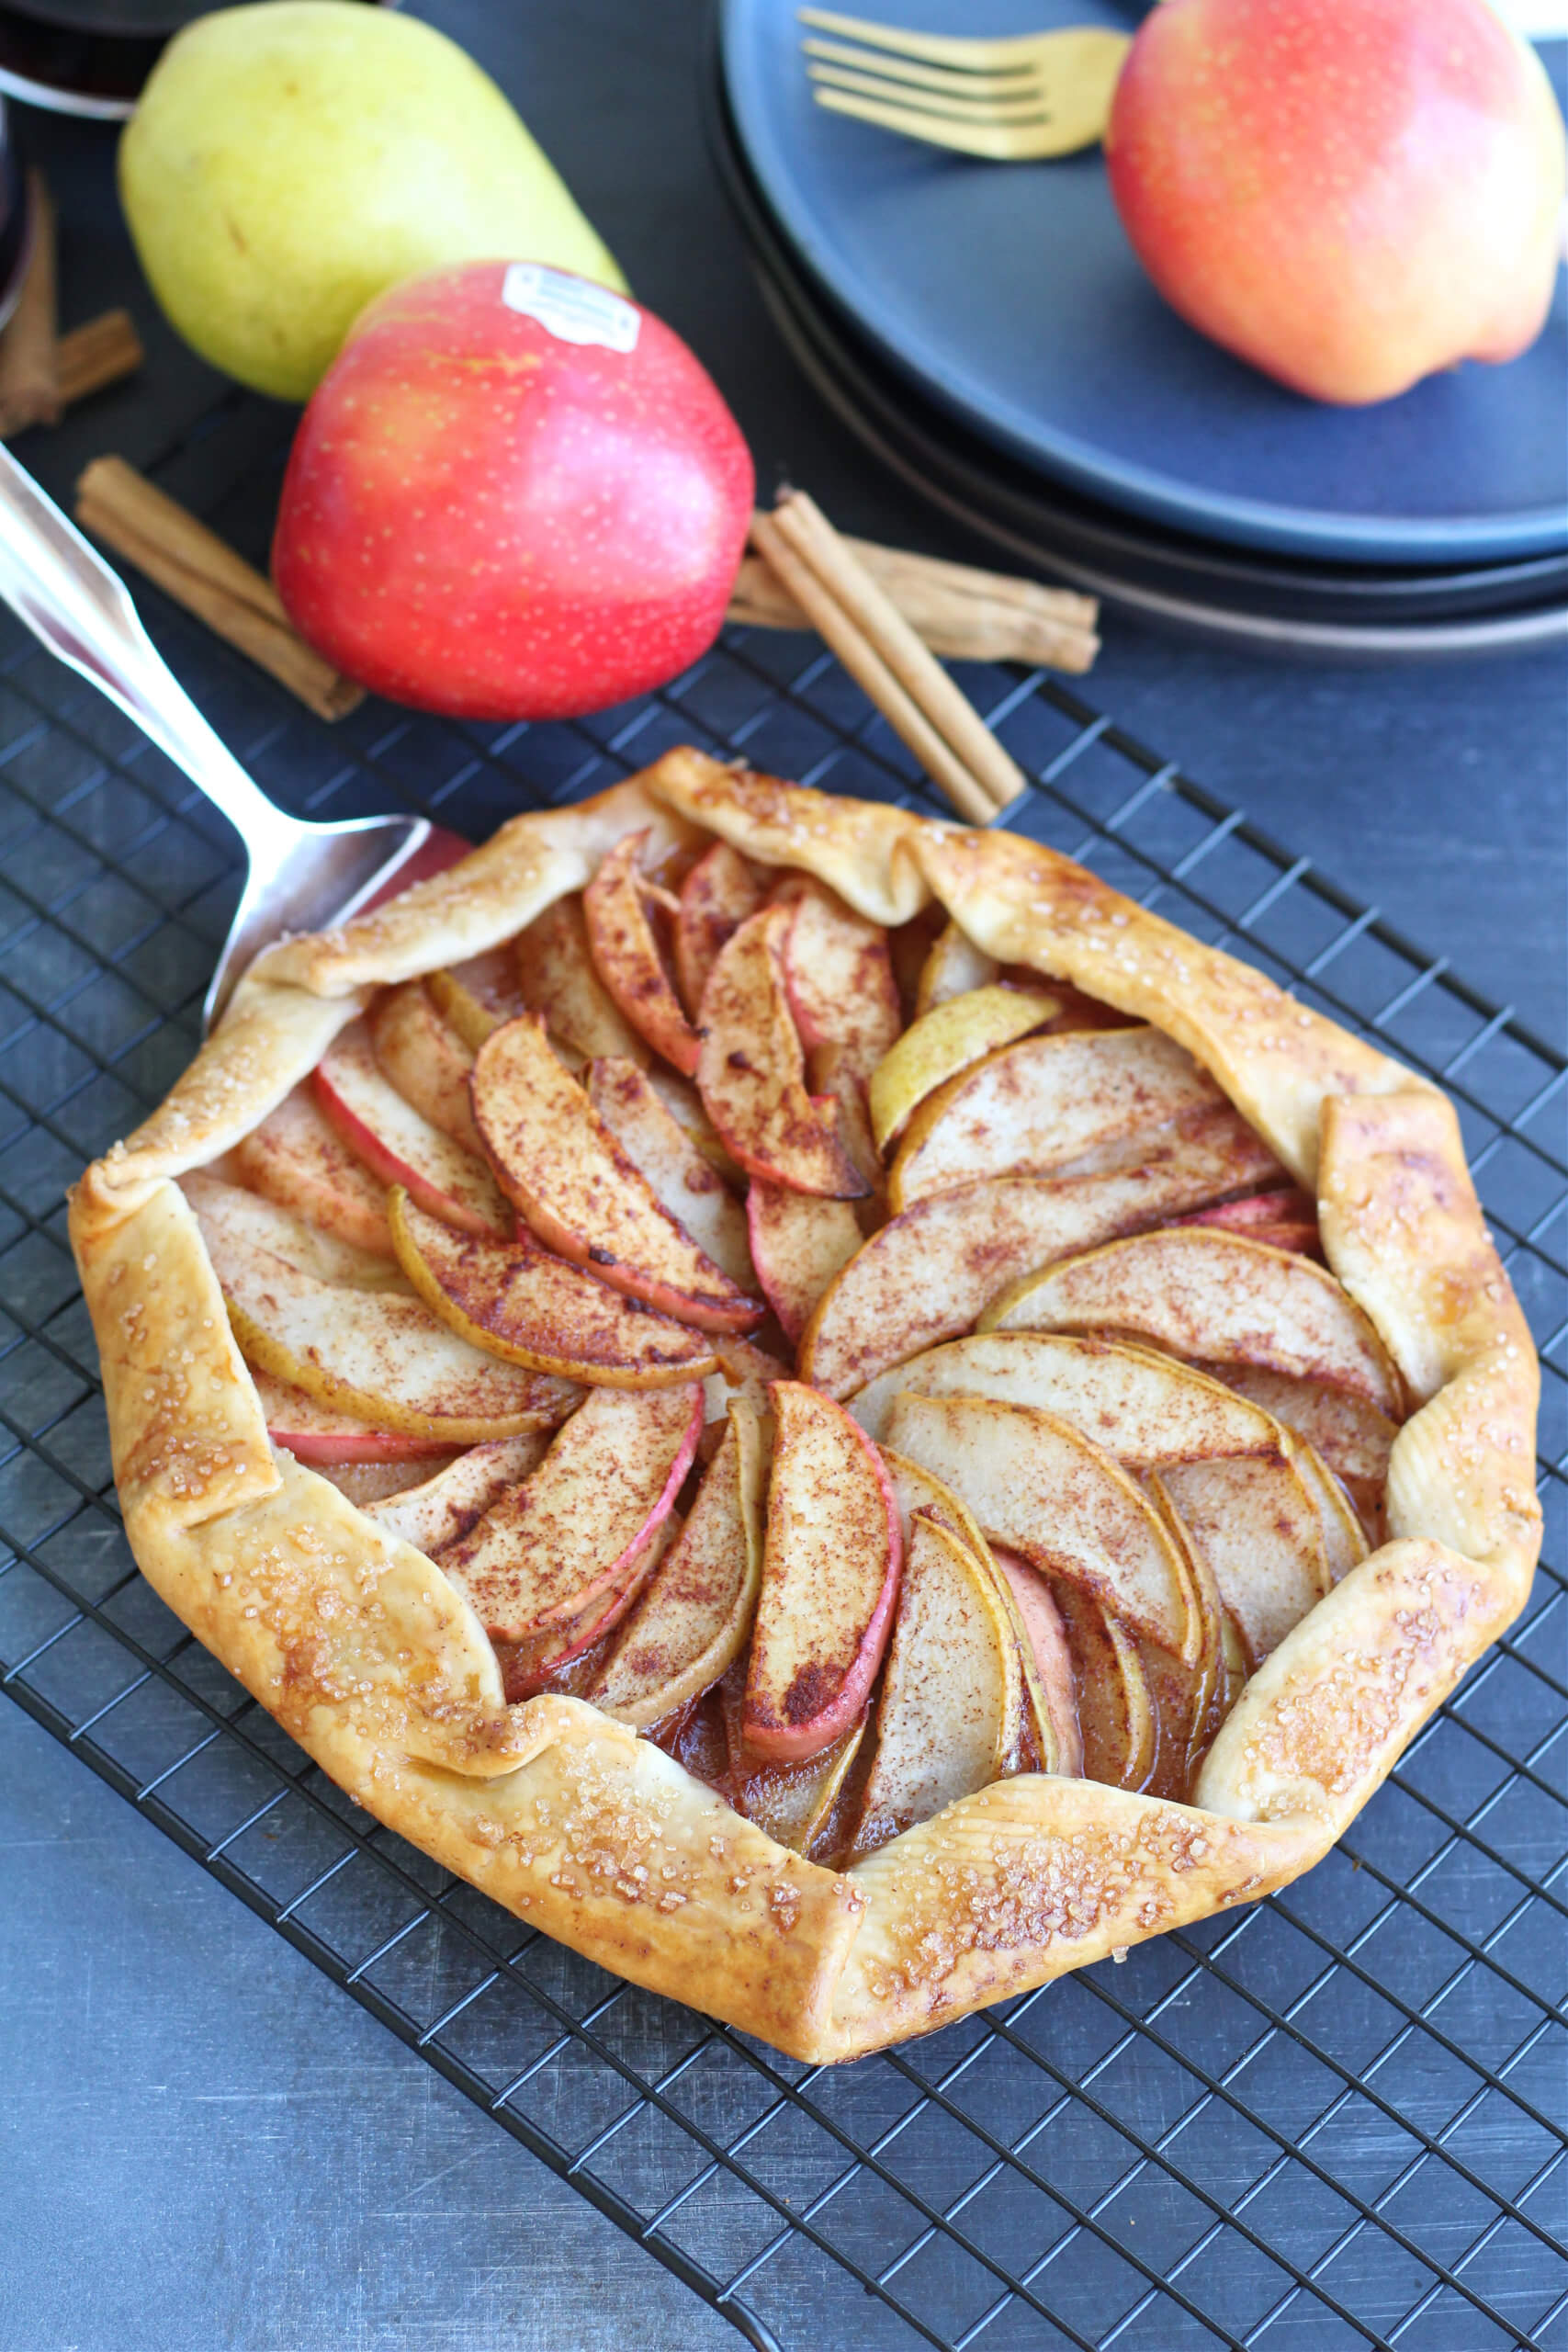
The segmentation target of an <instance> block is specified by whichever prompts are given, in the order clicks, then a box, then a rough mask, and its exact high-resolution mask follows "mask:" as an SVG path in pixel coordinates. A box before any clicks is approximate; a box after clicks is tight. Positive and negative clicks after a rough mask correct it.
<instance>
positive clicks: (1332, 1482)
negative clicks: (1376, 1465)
mask: <svg viewBox="0 0 1568 2352" xmlns="http://www.w3.org/2000/svg"><path fill="white" fill-rule="evenodd" d="M1290 1456H1291V1461H1292V1464H1294V1467H1295V1472H1296V1476H1297V1477H1298V1478H1299V1479H1300V1480H1301V1482H1302V1484H1303V1487H1305V1488H1306V1490H1307V1493H1308V1495H1309V1496H1310V1497H1311V1498H1312V1503H1313V1508H1314V1510H1315V1511H1316V1512H1317V1521H1318V1527H1319V1530H1320V1532H1321V1533H1322V1536H1323V1553H1324V1558H1325V1561H1326V1563H1327V1566H1328V1581H1329V1583H1330V1584H1331V1585H1332V1584H1337V1583H1338V1582H1339V1579H1340V1577H1348V1575H1349V1573H1350V1571H1351V1569H1352V1568H1358V1567H1359V1566H1360V1565H1361V1562H1362V1561H1363V1560H1364V1559H1365V1558H1366V1556H1367V1551H1368V1544H1367V1539H1366V1536H1365V1534H1364V1533H1363V1532H1362V1529H1361V1522H1360V1521H1359V1519H1358V1518H1357V1516H1356V1513H1355V1511H1354V1510H1353V1508H1352V1507H1351V1503H1350V1498H1349V1497H1348V1495H1347V1494H1346V1492H1345V1490H1344V1488H1343V1487H1341V1486H1340V1484H1339V1481H1338V1479H1337V1477H1336V1476H1334V1473H1333V1471H1332V1470H1330V1468H1329V1467H1328V1464H1326V1463H1325V1461H1324V1459H1323V1457H1322V1455H1321V1454H1320V1453H1318V1452H1317V1451H1316V1449H1315V1447H1314V1446H1310V1445H1309V1444H1308V1443H1307V1442H1306V1440H1305V1439H1304V1438H1298V1437H1295V1436H1294V1435H1292V1437H1291V1446H1290Z"/></svg>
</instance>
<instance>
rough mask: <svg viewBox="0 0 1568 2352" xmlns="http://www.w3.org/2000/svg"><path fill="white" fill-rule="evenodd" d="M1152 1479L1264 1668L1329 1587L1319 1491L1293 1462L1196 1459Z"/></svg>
mask: <svg viewBox="0 0 1568 2352" xmlns="http://www.w3.org/2000/svg"><path fill="white" fill-rule="evenodd" d="M1150 1483H1151V1485H1155V1486H1156V1487H1157V1490H1158V1492H1159V1493H1160V1494H1161V1495H1162V1496H1163V1497H1164V1498H1166V1500H1167V1501H1168V1505H1169V1507H1170V1509H1171V1510H1173V1511H1174V1513H1175V1514H1176V1516H1177V1517H1178V1518H1179V1521H1180V1522H1181V1525H1182V1528H1183V1529H1184V1530H1185V1532H1186V1535H1187V1539H1188V1541H1189V1543H1190V1545H1191V1547H1192V1549H1193V1551H1194V1552H1196V1553H1197V1554H1198V1555H1200V1556H1201V1558H1202V1560H1203V1561H1204V1562H1205V1563H1206V1565H1207V1566H1208V1569H1209V1572H1210V1574H1211V1575H1212V1576H1213V1581H1214V1584H1215V1586H1216V1588H1217V1589H1218V1592H1219V1597H1220V1600H1221V1601H1222V1602H1223V1604H1224V1607H1225V1609H1226V1610H1227V1611H1229V1613H1230V1615H1231V1617H1232V1619H1233V1620H1234V1621H1235V1626H1236V1630H1237V1632H1238V1633H1239V1634H1240V1635H1241V1638H1242V1642H1243V1644H1244V1645H1245V1647H1246V1650H1247V1658H1248V1662H1249V1664H1250V1666H1251V1668H1252V1670H1253V1671H1254V1672H1256V1670H1257V1669H1258V1667H1259V1666H1261V1665H1262V1663H1263V1661H1264V1659H1265V1658H1266V1657H1268V1655H1269V1651H1270V1650H1274V1649H1278V1647H1279V1645H1280V1643H1281V1642H1282V1641H1283V1640H1284V1638H1285V1636H1286V1634H1288V1633H1289V1632H1290V1631H1291V1630H1292V1626H1295V1625H1298V1624H1300V1623H1301V1621H1302V1619H1303V1617H1304V1616H1305V1615H1306V1613H1307V1611H1308V1610H1310V1609H1312V1608H1314V1606H1315V1605H1316V1603H1317V1602H1318V1601H1319V1600H1322V1598H1323V1596H1324V1594H1325V1592H1326V1591H1327V1590H1328V1582H1329V1579H1328V1562H1327V1557H1326V1555H1325V1550H1324V1543H1323V1531H1322V1527H1321V1524H1320V1522H1319V1520H1318V1515H1317V1510H1316V1508H1315V1506H1314V1502H1313V1499H1312V1497H1311V1496H1310V1495H1309V1494H1308V1493H1307V1490H1306V1488H1305V1487H1303V1484H1302V1481H1301V1478H1300V1477H1299V1476H1298V1475H1297V1473H1296V1471H1295V1469H1294V1467H1293V1466H1292V1464H1290V1463H1288V1462H1189V1463H1184V1464H1176V1465H1175V1466H1173V1467H1172V1468H1170V1469H1168V1470H1164V1471H1160V1472H1158V1473H1156V1474H1155V1475H1154V1476H1153V1477H1152V1478H1151V1482H1150Z"/></svg>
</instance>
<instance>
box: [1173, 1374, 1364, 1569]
mask: <svg viewBox="0 0 1568 2352" xmlns="http://www.w3.org/2000/svg"><path fill="white" fill-rule="evenodd" d="M1199 1369H1200V1370H1201V1371H1204V1372H1208V1373H1211V1374H1213V1376H1214V1377H1215V1378H1216V1379H1218V1380H1221V1381H1223V1382H1224V1385H1226V1387H1228V1388H1232V1389H1234V1390H1235V1394H1236V1395H1237V1396H1238V1397H1247V1398H1248V1399H1249V1400H1250V1401H1251V1402H1252V1403H1253V1404H1255V1405H1259V1406H1261V1407H1262V1408H1263V1410H1264V1411H1265V1412H1266V1413H1271V1414H1272V1415H1273V1417H1274V1419H1276V1420H1277V1421H1283V1422H1284V1424H1285V1426H1286V1428H1287V1429H1291V1430H1295V1432H1296V1434H1297V1436H1298V1437H1303V1438H1305V1440H1306V1441H1307V1443H1308V1444H1309V1445H1311V1446H1314V1447H1315V1449H1316V1451H1317V1452H1318V1453H1320V1454H1321V1455H1322V1456H1323V1459H1324V1461H1325V1463H1326V1464H1328V1467H1329V1468H1330V1469H1331V1470H1332V1471H1333V1473H1334V1475H1335V1476H1336V1477H1337V1478H1340V1479H1343V1481H1344V1483H1345V1486H1346V1487H1347V1488H1348V1491H1349V1494H1350V1497H1351V1499H1352V1500H1353V1502H1354V1503H1355V1505H1356V1509H1357V1510H1358V1511H1359V1514H1360V1517H1361V1521H1362V1524H1363V1525H1364V1526H1365V1527H1367V1529H1368V1530H1369V1532H1373V1531H1375V1529H1376V1527H1377V1525H1378V1523H1379V1515H1380V1512H1381V1510H1382V1496H1383V1489H1384V1487H1386V1486H1387V1484H1388V1458H1389V1455H1390V1453H1392V1452H1393V1441H1394V1439H1395V1438H1396V1437H1397V1436H1398V1435H1399V1425H1398V1423H1397V1422H1396V1421H1393V1420H1391V1419H1389V1417H1388V1415H1387V1414H1386V1413H1381V1412H1380V1411H1379V1410H1378V1408H1377V1407H1376V1406H1375V1405H1370V1404H1369V1403H1368V1402H1367V1400H1366V1398H1365V1397H1357V1396H1355V1395H1353V1394H1352V1393H1351V1391H1350V1390H1349V1389H1348V1388H1330V1387H1328V1386H1326V1385H1325V1384H1324V1383H1323V1382H1321V1381H1315V1380H1294V1379H1292V1377H1291V1375H1290V1374H1289V1373H1283V1372H1267V1371H1265V1370H1263V1369H1262V1367H1261V1366H1259V1365H1258V1364H1245V1363H1206V1364H1201V1365H1200V1366H1199Z"/></svg>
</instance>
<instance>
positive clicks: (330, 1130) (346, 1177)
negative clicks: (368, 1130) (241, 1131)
mask: <svg viewBox="0 0 1568 2352" xmlns="http://www.w3.org/2000/svg"><path fill="white" fill-rule="evenodd" d="M233 1164H234V1170H235V1172H236V1174H237V1175H239V1176H242V1177H243V1179H244V1181H245V1182H246V1183H247V1184H248V1185H249V1186H250V1188H251V1190H252V1191H253V1192H255V1193H261V1194H262V1195H263V1196H264V1198H265V1199H266V1200H269V1201H276V1203H277V1204H278V1206H279V1207H280V1208H286V1209H291V1210H293V1211H294V1213H295V1214H296V1216H302V1217H305V1218H308V1219H309V1221H310V1224H312V1225H317V1226H320V1227H322V1228H323V1230H324V1231H326V1232H328V1233H335V1234H338V1235H340V1236H341V1237H342V1238H343V1239H344V1240H345V1241H351V1242H353V1243H354V1244H355V1247H356V1248H358V1249H360V1250H373V1251H374V1252H375V1254H376V1255H377V1256H378V1257H380V1258H390V1257H391V1255H392V1237H391V1234H390V1232H389V1230H388V1226H387V1195H386V1188H385V1187H384V1186H383V1185H381V1184H378V1182H377V1181H376V1179H375V1177H374V1176H372V1174H371V1173H370V1170H368V1168H367V1167H366V1165H365V1162H364V1161H363V1160H362V1159H360V1157H359V1155H358V1153H357V1152H355V1151H351V1150H350V1149H349V1148H348V1146H347V1144H345V1143H344V1140H343V1138H342V1137H341V1136H339V1134H338V1132H337V1130H336V1128H335V1127H333V1125H332V1124H331V1122H330V1121H329V1120H328V1118H327V1116H326V1114H325V1113H324V1112H323V1111H322V1110H321V1105H320V1104H319V1103H318V1102H317V1101H316V1098H315V1094H314V1091H313V1090H312V1088H311V1086H310V1080H308V1079H307V1080H305V1081H304V1083H303V1084H302V1085H299V1086H297V1087H296V1088H295V1089H294V1091H293V1092H292V1094H286V1095H285V1096H284V1098H283V1101H282V1102H281V1103H279V1104H278V1106H277V1108H276V1111H269V1112H268V1113H267V1115H266V1117H265V1119H264V1120H263V1121H262V1123H261V1125H260V1126H259V1127H253V1128H252V1130H251V1132H250V1134H249V1135H248V1136H246V1137H245V1138H244V1141H243V1143H239V1144H236V1145H235V1147H234V1152H233Z"/></svg>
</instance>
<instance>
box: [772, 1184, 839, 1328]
mask: <svg viewBox="0 0 1568 2352" xmlns="http://www.w3.org/2000/svg"><path fill="white" fill-rule="evenodd" d="M746 1228H747V1234H748V1238H749V1239H750V1252H751V1263H752V1264H753V1266H754V1267H755V1268H756V1270H757V1279H758V1281H759V1282H760V1283H761V1286H762V1293H763V1295H764V1297H765V1298H766V1299H767V1302H768V1305H769V1306H771V1307H772V1308H773V1313H774V1314H775V1315H776V1316H777V1317H778V1318H779V1322H780V1325H781V1326H782V1328H783V1329H784V1335H785V1337H786V1338H788V1339H791V1340H798V1339H799V1337H800V1335H801V1333H802V1331H803V1330H804V1329H806V1326H807V1321H808V1320H809V1319H810V1317H811V1314H812V1311H813V1309H814V1308H815V1307H816V1305H817V1302H818V1299H819V1298H820V1297H821V1296H822V1294H823V1292H824V1291H825V1290H826V1289H827V1288H828V1285H829V1283H831V1282H832V1280H833V1278H834V1276H835V1275H837V1274H838V1273H840V1272H842V1270H843V1268H844V1267H845V1266H847V1265H848V1264H849V1262H850V1260H851V1259H852V1257H853V1256H854V1254H855V1251H856V1250H858V1249H859V1248H860V1245H861V1229H860V1222H859V1219H858V1218H857V1217H856V1216H855V1213H854V1209H853V1208H852V1205H851V1204H850V1203H849V1202H848V1201H825V1200H823V1199H822V1198H821V1197H820V1196H819V1195H818V1194H817V1193H797V1192H795V1191H794V1190H793V1188H792V1187H791V1186H790V1185H788V1184H773V1183H770V1182H768V1181H767V1179H766V1178H765V1177H762V1176H753V1178H752V1179H751V1188H750V1192H749V1193H747V1195H746Z"/></svg>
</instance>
